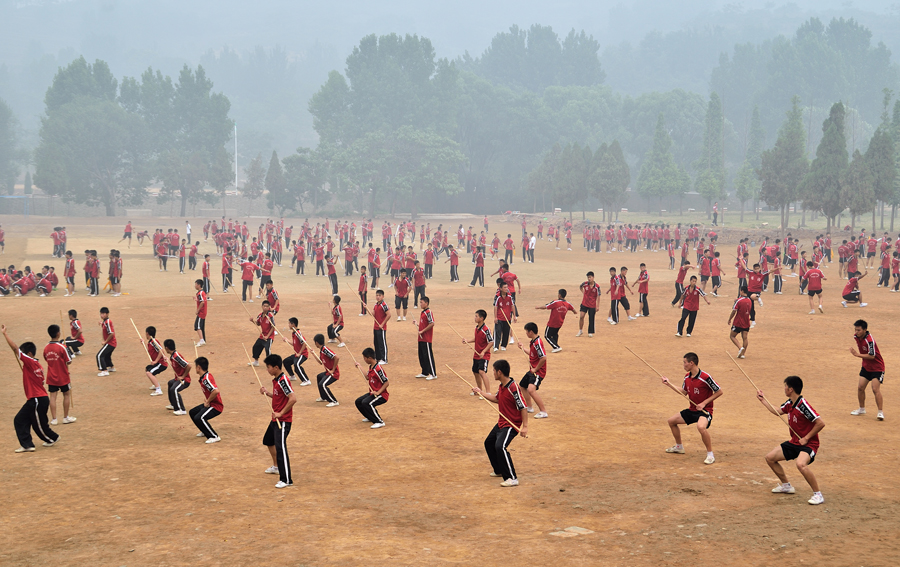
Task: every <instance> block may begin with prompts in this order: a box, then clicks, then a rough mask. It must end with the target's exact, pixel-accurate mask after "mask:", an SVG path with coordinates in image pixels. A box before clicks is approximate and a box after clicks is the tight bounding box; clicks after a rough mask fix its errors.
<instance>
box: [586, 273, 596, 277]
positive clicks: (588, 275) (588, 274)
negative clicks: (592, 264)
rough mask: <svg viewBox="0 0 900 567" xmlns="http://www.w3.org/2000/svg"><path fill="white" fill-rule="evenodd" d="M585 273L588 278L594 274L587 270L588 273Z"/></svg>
mask: <svg viewBox="0 0 900 567" xmlns="http://www.w3.org/2000/svg"><path fill="white" fill-rule="evenodd" d="M585 275H586V276H587V277H589V278H590V277H593V275H594V272H588V273H587V274H585Z"/></svg>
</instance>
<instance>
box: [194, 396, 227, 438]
mask: <svg viewBox="0 0 900 567" xmlns="http://www.w3.org/2000/svg"><path fill="white" fill-rule="evenodd" d="M221 413H222V412H220V411H219V410H217V409H216V408H214V407H212V406H210V407H206V406H204V405H203V404H200V405H199V406H196V407H193V408H191V411H189V412H188V415H189V416H191V420H192V421H193V422H194V425H196V426H197V429H199V430H200V433H202V434H203V435H205V436H206V438H207V439H212V438H213V437H218V436H219V435H218V434H217V433H216V430H215V429H213V428H212V425H210V424H209V420H211V419H212V418H214V417H216V416H218V415H219V414H221Z"/></svg>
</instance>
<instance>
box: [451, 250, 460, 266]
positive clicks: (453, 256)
mask: <svg viewBox="0 0 900 567" xmlns="http://www.w3.org/2000/svg"><path fill="white" fill-rule="evenodd" d="M450 265H451V266H459V254H458V253H457V252H456V248H453V249H452V250H450Z"/></svg>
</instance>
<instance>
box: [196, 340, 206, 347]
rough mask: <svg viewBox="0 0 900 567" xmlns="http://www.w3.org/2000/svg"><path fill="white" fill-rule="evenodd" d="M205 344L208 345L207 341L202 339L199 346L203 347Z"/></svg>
mask: <svg viewBox="0 0 900 567" xmlns="http://www.w3.org/2000/svg"><path fill="white" fill-rule="evenodd" d="M205 344H206V341H205V340H203V339H200V342H199V343H197V346H203V345H205Z"/></svg>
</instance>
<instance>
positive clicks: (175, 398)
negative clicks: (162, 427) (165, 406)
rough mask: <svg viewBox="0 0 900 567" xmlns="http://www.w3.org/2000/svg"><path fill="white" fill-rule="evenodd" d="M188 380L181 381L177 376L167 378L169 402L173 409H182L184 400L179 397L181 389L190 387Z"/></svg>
mask: <svg viewBox="0 0 900 567" xmlns="http://www.w3.org/2000/svg"><path fill="white" fill-rule="evenodd" d="M190 385H191V383H190V382H183V381H181V380H179V379H178V378H172V379H171V380H169V403H170V404H172V407H174V408H175V411H184V401H183V400H182V399H181V393H180V392H181V391H182V390H187V389H188V388H189V387H190Z"/></svg>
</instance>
